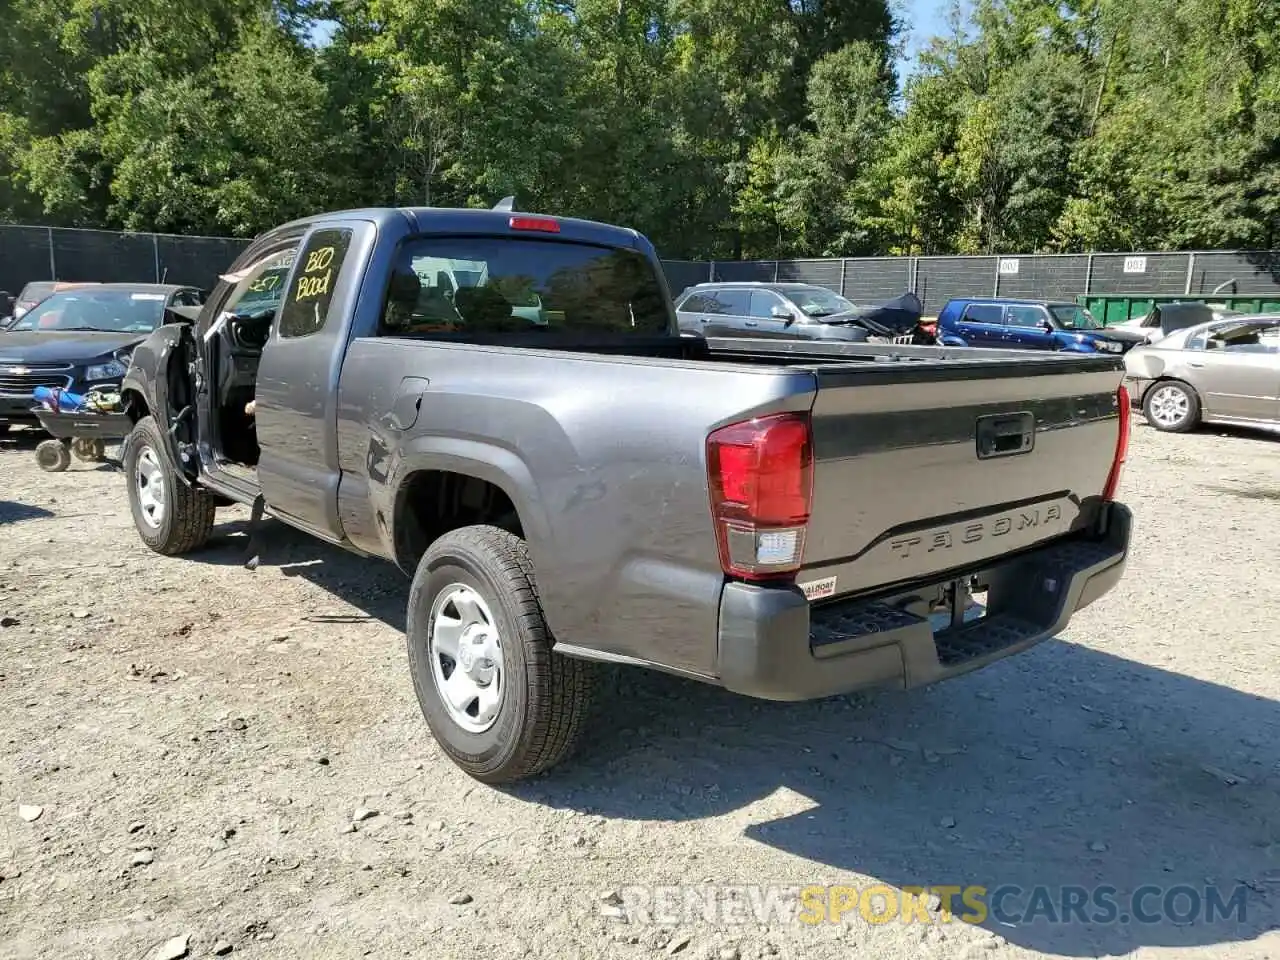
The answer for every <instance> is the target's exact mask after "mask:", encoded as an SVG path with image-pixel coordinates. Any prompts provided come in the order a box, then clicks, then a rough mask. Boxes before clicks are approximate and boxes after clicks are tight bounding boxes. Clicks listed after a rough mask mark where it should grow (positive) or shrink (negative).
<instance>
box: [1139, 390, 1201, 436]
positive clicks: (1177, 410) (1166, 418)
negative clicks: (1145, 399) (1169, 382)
mask: <svg viewBox="0 0 1280 960" xmlns="http://www.w3.org/2000/svg"><path fill="white" fill-rule="evenodd" d="M1149 409H1150V410H1151V419H1152V420H1154V421H1155V422H1156V423H1158V424H1160V426H1162V427H1176V426H1177V425H1178V424H1180V423H1181V422H1182V421H1183V420H1185V419H1187V415H1188V414H1189V413H1190V412H1191V401H1190V400H1189V399H1188V398H1187V394H1186V391H1185V390H1183V389H1182V388H1181V387H1173V386H1167V387H1156V392H1155V393H1153V394H1152V395H1151V403H1150V404H1149Z"/></svg>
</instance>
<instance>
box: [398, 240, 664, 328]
mask: <svg viewBox="0 0 1280 960" xmlns="http://www.w3.org/2000/svg"><path fill="white" fill-rule="evenodd" d="M668 324H669V320H668V308H667V299H666V297H665V296H664V294H663V292H662V288H661V286H660V285H659V281H658V277H657V274H656V272H655V271H654V268H653V265H652V264H651V263H650V262H649V260H648V258H647V257H645V256H644V255H642V254H640V253H637V252H635V251H633V250H626V249H621V248H614V247H602V246H595V245H593V244H585V243H566V242H563V241H554V240H533V239H528V240H526V239H512V238H506V237H431V238H422V239H418V240H411V241H409V242H408V243H406V244H405V246H404V248H403V250H402V251H401V255H400V258H399V261H398V265H397V268H396V271H395V273H394V275H393V277H392V280H391V288H390V290H389V291H388V294H387V301H386V306H385V307H384V310H383V318H382V333H383V334H384V335H388V336H396V335H402V334H439V335H450V334H453V335H461V336H463V337H465V336H466V335H471V334H494V333H527V332H531V331H539V330H542V331H550V332H556V333H593V334H607V333H626V334H647V335H650V336H652V335H655V334H666V333H668V332H669V329H668Z"/></svg>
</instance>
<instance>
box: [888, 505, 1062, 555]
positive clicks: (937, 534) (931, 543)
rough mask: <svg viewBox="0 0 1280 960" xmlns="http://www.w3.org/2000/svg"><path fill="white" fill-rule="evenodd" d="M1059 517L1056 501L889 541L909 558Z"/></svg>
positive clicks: (1052, 523)
mask: <svg viewBox="0 0 1280 960" xmlns="http://www.w3.org/2000/svg"><path fill="white" fill-rule="evenodd" d="M1062 519H1063V516H1062V507H1061V506H1059V505H1058V504H1052V505H1050V506H1047V507H1027V508H1025V509H1021V510H1016V511H1014V512H1012V513H1006V514H1000V515H999V516H995V517H986V518H984V519H982V520H972V521H969V522H968V523H958V524H954V525H953V526H949V527H940V528H938V529H936V530H930V531H924V532H921V533H919V534H913V535H911V536H909V537H898V538H897V539H894V540H890V541H889V546H890V547H891V548H892V550H893V551H894V553H896V554H897V555H898V556H900V557H910V556H912V555H913V554H914V553H918V552H921V551H923V552H926V553H935V552H937V551H939V550H951V549H952V548H953V547H955V546H956V545H957V544H974V543H981V542H982V541H983V540H988V539H991V538H994V537H1003V536H1007V535H1008V534H1010V533H1015V532H1020V531H1023V530H1031V529H1034V528H1039V527H1048V528H1052V527H1054V526H1061V525H1062ZM1045 532H1046V533H1049V532H1050V531H1049V530H1046V531H1045Z"/></svg>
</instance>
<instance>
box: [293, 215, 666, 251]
mask: <svg viewBox="0 0 1280 960" xmlns="http://www.w3.org/2000/svg"><path fill="white" fill-rule="evenodd" d="M397 217H399V218H403V219H404V220H406V221H408V223H409V225H410V227H411V229H412V231H413V232H414V233H437V232H439V233H451V232H460V233H489V232H499V233H506V232H508V231H510V230H511V229H512V225H511V221H512V220H513V219H515V218H517V217H528V218H536V219H539V220H542V219H549V220H554V221H556V223H558V224H559V225H560V231H561V234H562V235H563V236H564V237H565V238H566V239H571V240H577V241H581V242H586V243H599V244H605V245H608V246H620V247H639V246H649V244H648V241H647V240H646V239H645V238H644V237H643V236H642V235H641V234H640V233H639V232H638V231H636V230H634V229H632V228H630V227H620V226H617V225H615V224H610V223H601V222H598V221H595V220H582V219H579V218H577V217H561V216H556V215H554V214H549V213H537V212H534V211H530V210H507V209H491V210H482V209H478V208H474V207H361V208H354V209H350V210H334V211H327V212H325V213H318V214H315V215H313V216H310V217H302V218H299V219H297V220H291V221H289V222H288V223H284V224H281V225H280V226H278V227H276V228H275V229H274V230H272V231H270V232H271V233H276V232H277V231H283V230H287V229H291V228H296V227H302V226H306V225H309V224H312V223H316V222H318V221H322V220H330V221H331V220H371V221H373V222H374V223H385V222H387V221H388V220H390V219H393V218H397ZM530 232H532V233H535V234H536V233H538V231H536V230H534V231H530ZM544 235H545V234H544Z"/></svg>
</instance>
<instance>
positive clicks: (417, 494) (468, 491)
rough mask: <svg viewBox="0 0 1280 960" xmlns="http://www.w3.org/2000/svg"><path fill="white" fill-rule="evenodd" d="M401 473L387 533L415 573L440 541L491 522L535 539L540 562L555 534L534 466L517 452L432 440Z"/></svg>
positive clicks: (532, 549)
mask: <svg viewBox="0 0 1280 960" xmlns="http://www.w3.org/2000/svg"><path fill="white" fill-rule="evenodd" d="M429 444H430V445H429V446H424V447H420V448H419V449H417V450H415V451H414V452H413V453H412V455H408V456H406V458H405V460H404V462H403V464H402V467H401V469H400V470H399V471H398V476H397V482H396V484H395V493H394V496H393V498H392V507H391V518H390V524H389V530H388V533H389V534H390V538H389V539H390V542H391V545H392V547H393V556H394V559H395V562H396V565H397V566H399V567H400V569H401V570H403V571H404V572H405V573H406V574H408V575H409V576H412V575H413V572H414V569H415V568H416V566H417V563H418V560H419V559H420V558H421V556H422V554H423V553H425V552H426V549H427V548H428V547H429V546H430V545H431V543H433V542H434V541H435V540H436V539H438V538H439V537H441V536H443V535H444V534H446V533H448V532H450V531H451V530H456V529H458V528H459V527H463V526H469V525H471V524H475V523H492V524H494V525H495V526H502V527H504V528H506V529H509V530H511V531H512V532H513V533H515V534H516V535H517V536H519V537H520V538H521V539H522V540H524V541H525V542H526V543H527V544H528V549H529V554H530V557H531V558H532V559H533V561H534V564H535V566H542V565H540V564H539V563H538V561H539V559H540V558H545V557H546V555H547V552H548V551H549V549H550V540H551V531H550V525H549V524H548V522H547V519H546V513H545V510H544V509H543V507H542V501H541V498H540V496H539V493H538V488H537V486H536V485H535V484H534V481H533V476H532V474H531V473H530V471H529V468H528V467H527V466H526V465H525V463H524V461H523V460H521V459H520V458H519V457H518V456H517V455H516V454H515V453H514V452H512V451H509V450H504V449H502V448H500V447H494V446H491V445H487V444H482V443H477V442H474V441H469V440H460V439H451V438H432V439H431V440H430V441H429Z"/></svg>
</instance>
